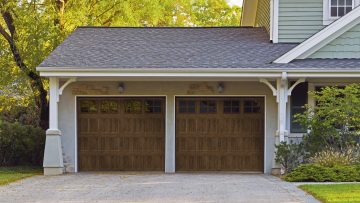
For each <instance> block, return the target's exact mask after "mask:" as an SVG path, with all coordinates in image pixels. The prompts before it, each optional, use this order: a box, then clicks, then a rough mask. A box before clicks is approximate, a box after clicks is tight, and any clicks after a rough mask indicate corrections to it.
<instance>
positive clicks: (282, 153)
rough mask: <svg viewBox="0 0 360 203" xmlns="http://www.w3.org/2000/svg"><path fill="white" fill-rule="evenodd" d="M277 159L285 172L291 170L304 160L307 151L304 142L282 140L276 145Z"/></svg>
mask: <svg viewBox="0 0 360 203" xmlns="http://www.w3.org/2000/svg"><path fill="white" fill-rule="evenodd" d="M275 147H276V154H275V161H276V162H277V163H279V164H281V166H282V167H283V169H284V170H285V173H288V172H291V171H292V170H293V169H294V168H296V167H297V166H299V165H300V164H301V163H302V162H303V161H304V155H305V151H304V150H303V149H304V148H303V146H302V144H301V143H300V144H295V143H290V144H288V143H286V142H281V143H280V144H279V145H276V146H275Z"/></svg>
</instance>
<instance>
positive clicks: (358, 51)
mask: <svg viewBox="0 0 360 203" xmlns="http://www.w3.org/2000/svg"><path fill="white" fill-rule="evenodd" d="M309 58H360V25H357V26H355V27H354V28H352V29H350V30H349V31H347V32H345V33H344V34H342V35H341V36H340V37H338V38H337V39H335V40H334V41H332V42H330V43H329V44H327V45H326V46H324V47H323V48H321V49H320V50H319V51H317V52H315V53H314V54H313V55H311V56H310V57H309Z"/></svg>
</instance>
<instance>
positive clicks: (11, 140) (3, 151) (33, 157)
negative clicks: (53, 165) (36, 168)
mask: <svg viewBox="0 0 360 203" xmlns="http://www.w3.org/2000/svg"><path fill="white" fill-rule="evenodd" d="M44 145H45V132H44V130H42V129H40V128H35V127H32V126H30V125H22V124H20V123H9V122H5V121H1V120H0V166H12V165H41V163H42V159H43V153H44V151H43V150H44Z"/></svg>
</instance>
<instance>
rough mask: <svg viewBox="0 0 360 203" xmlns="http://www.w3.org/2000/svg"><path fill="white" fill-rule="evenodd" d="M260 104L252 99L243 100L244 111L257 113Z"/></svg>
mask: <svg viewBox="0 0 360 203" xmlns="http://www.w3.org/2000/svg"><path fill="white" fill-rule="evenodd" d="M259 112H260V104H259V102H257V101H254V100H245V101H244V113H259Z"/></svg>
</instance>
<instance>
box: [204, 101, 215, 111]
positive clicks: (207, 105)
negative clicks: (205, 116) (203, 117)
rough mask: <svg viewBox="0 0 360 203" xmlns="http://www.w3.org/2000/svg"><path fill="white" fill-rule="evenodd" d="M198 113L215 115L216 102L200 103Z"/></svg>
mask: <svg viewBox="0 0 360 203" xmlns="http://www.w3.org/2000/svg"><path fill="white" fill-rule="evenodd" d="M200 113H216V101H200Z"/></svg>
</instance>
